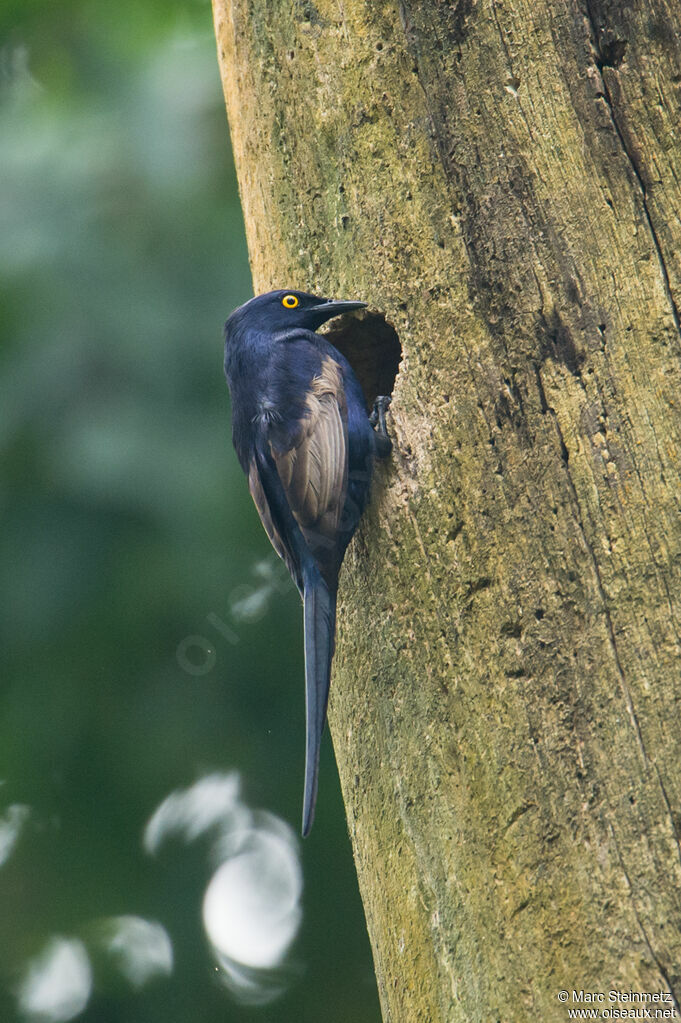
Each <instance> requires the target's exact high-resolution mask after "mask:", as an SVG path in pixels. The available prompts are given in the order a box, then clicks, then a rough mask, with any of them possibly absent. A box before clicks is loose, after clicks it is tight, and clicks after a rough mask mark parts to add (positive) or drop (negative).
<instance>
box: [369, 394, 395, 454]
mask: <svg viewBox="0 0 681 1023" xmlns="http://www.w3.org/2000/svg"><path fill="white" fill-rule="evenodd" d="M391 401H392V398H391V397H390V395H389V394H379V396H378V397H377V398H376V400H375V401H374V407H373V409H372V410H371V415H370V416H369V422H370V423H371V425H372V426H373V428H374V436H375V438H376V454H377V456H378V457H379V458H387V456H388V455H389V454H390V452H391V451H392V446H393V444H392V441H391V440H390V437H389V436H388V430H387V427H386V425H385V414H386V412H387V411H388V408H389V406H390V402H391Z"/></svg>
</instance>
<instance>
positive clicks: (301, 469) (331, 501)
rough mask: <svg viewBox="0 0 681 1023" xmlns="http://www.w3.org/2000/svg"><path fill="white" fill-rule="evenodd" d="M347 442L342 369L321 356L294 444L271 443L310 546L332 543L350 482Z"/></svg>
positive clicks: (294, 512)
mask: <svg viewBox="0 0 681 1023" xmlns="http://www.w3.org/2000/svg"><path fill="white" fill-rule="evenodd" d="M347 447H348V427H347V407H346V403H345V392H344V389H343V379H342V375H341V369H340V366H339V365H338V363H337V362H336V361H335V360H334V359H332V358H331V357H330V356H325V357H324V358H323V359H322V364H321V370H320V372H319V373H318V374H317V375H316V376H315V377H313V379H312V380H311V382H310V386H309V389H308V391H307V394H306V397H305V415H304V416H303V417H302V418H301V419H300V421H299V429H298V432H297V434H296V435H295V437H294V438H293V443H292V444H290V443H287V444H286V445H285V446H284V447H283V448H282V447H281V446H279V445H277V439H276V437H274V438H273V439H272V441H271V444H270V449H271V452H272V457H273V458H274V462H275V465H276V467H277V472H278V474H279V478H280V479H281V482H282V485H283V487H284V491H285V493H286V498H287V500H288V504H289V507H290V509H291V511H292V512H293V515H294V517H295V519H296V521H297V523H298V525H299V526H300V528H301V530H302V532H303V535H304V536H305V538H306V539H307V540H308V542H309V543H310V544H311V546H312V547H313V548H314V547H315V546H319V547H324V546H325V545H326V546H328V545H332V544H333V543H334V542H335V539H336V535H337V533H338V528H339V523H340V521H341V516H342V514H343V506H344V504H345V495H346V490H347V483H348V457H347Z"/></svg>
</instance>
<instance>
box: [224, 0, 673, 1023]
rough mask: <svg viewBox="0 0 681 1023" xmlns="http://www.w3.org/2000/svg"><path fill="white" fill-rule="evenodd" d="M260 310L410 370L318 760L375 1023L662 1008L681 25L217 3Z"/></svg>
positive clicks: (564, 8)
mask: <svg viewBox="0 0 681 1023" xmlns="http://www.w3.org/2000/svg"><path fill="white" fill-rule="evenodd" d="M215 4H216V6H215V15H216V27H217V38H218V50H219V55H220V63H221V69H222V75H223V81H224V86H225V94H226V99H227V107H228V113H229V118H230V124H231V129H232V137H233V143H234V150H235V156H236V161H237V169H238V173H239V178H240V185H241V192H242V197H243V206H244V212H245V218H246V227H247V232H248V238H249V246H250V252H251V259H252V266H253V274H254V283H255V288H256V291H260V290H266V289H268V288H270V287H275V286H276V287H286V286H295V287H301V288H305V289H308V290H311V291H315V292H318V293H320V294H324V295H330V296H335V297H342V298H362V299H365V300H367V301H368V302H369V303H370V308H371V309H372V310H374V311H377V312H382V313H384V314H385V316H386V317H387V319H388V321H389V322H390V323H392V324H393V325H394V326H395V328H396V330H397V332H398V334H399V338H400V341H401V344H402V347H403V353H404V355H403V361H402V365H401V368H400V373H399V375H398V378H397V383H396V386H395V391H394V399H393V406H392V410H391V411H392V420H391V422H392V426H391V429H392V431H393V436H394V439H395V451H394V455H393V458H392V461H391V464H390V465H389V466H387V467H386V469H385V470H383V471H382V472H380V473H379V481H378V485H377V487H376V493H375V500H374V502H373V505H372V508H371V511H370V513H369V515H368V520H367V522H366V523H365V525H364V526H363V528H362V530H361V532H360V534H359V535H358V537H357V538H356V540H355V542H354V543H353V545H352V547H351V549H350V551H349V552H348V556H347V558H346V567H345V569H344V574H343V577H342V584H341V594H340V607H341V613H340V623H339V641H338V652H337V655H336V661H335V672H334V682H333V687H332V706H331V726H332V733H333V738H334V745H335V749H336V756H337V760H338V766H339V770H340V775H341V782H342V786H343V792H344V798H345V803H346V807H347V815H348V822H349V827H350V831H351V835H352V841H353V846H354V851H355V858H356V863H357V871H358V875H359V881H360V887H361V891H362V896H363V899H364V905H365V909H366V915H367V922H368V927H369V932H370V936H371V940H372V944H373V948H374V956H375V964H376V972H377V977H378V983H379V991H380V995H381V1000H382V1005H383V1012H384V1016H385V1019H386V1020H393V1021H398V1020H399V1021H404V1023H415V1021H417V1020H424V1021H426V1020H427V1021H429V1023H438V1021H443V1020H456V1021H458V1020H466V1021H473V1020H476V1021H477V1020H480V1021H485V1023H489V1021H492V1020H503V1021H527V1020H528V1019H537V1020H538V1019H541V1020H543V1021H553V1020H556V1021H563V1020H565V1019H567V1010H566V1007H565V1006H564V1005H561V1004H560V1003H559V1001H558V999H557V994H558V991H559V990H560V989H561V988H567V989H569V990H572V989H573V988H575V989H584V990H589V991H605V992H607V991H609V990H610V989H611V988H621V989H625V990H634V991H649V992H653V991H658V990H667V989H673V990H674V992H675V997H676V999H677V1001H678V1000H679V999H681V965H680V964H681V850H680V845H679V833H680V830H681V727H680V726H681V713H680V710H681V671H680V660H679V653H680V634H681V633H680V629H681V621H680V619H681V580H680V576H681V516H680V511H681V508H680V505H681V480H680V479H679V476H680V465H679V455H680V452H681V414H680V402H681V335H680V331H679V318H678V312H677V306H678V305H679V303H681V255H680V254H681V198H680V193H679V185H678V182H679V178H680V177H681V145H680V141H679V131H680V130H681V129H679V128H678V125H679V121H680V117H681V13H680V11H679V7H678V4H676V3H674V4H672V3H671V2H670V3H666V2H664V0H647V2H644V0H634V2H631V3H623V2H621V0H458V2H452V3H445V2H443V0H428V2H419V3H417V2H415V0H408V2H404V3H377V4H365V3H360V2H359V0H343V2H342V3H337V2H330V0H319V2H317V3H316V4H312V3H310V2H297V3H290V2H286V3H284V2H282V0H272V2H267V3H266V2H265V0H231V2H230V0H215Z"/></svg>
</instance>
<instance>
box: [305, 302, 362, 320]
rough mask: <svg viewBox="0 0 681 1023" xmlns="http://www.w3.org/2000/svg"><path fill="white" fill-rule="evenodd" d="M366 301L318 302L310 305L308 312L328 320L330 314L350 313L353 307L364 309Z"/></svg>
mask: <svg viewBox="0 0 681 1023" xmlns="http://www.w3.org/2000/svg"><path fill="white" fill-rule="evenodd" d="M366 307H367V304H366V302H333V301H331V302H319V303H318V304H317V305H313V306H311V307H310V309H309V312H311V313H314V314H315V316H320V317H323V319H322V323H323V322H324V320H330V319H331V317H332V316H340V315H341V314H342V313H351V312H354V310H355V309H366Z"/></svg>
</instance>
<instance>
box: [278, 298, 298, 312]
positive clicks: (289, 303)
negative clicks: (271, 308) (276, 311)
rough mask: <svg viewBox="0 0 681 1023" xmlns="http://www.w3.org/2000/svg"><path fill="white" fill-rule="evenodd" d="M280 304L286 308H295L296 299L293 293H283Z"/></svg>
mask: <svg viewBox="0 0 681 1023" xmlns="http://www.w3.org/2000/svg"><path fill="white" fill-rule="evenodd" d="M281 304H282V305H283V306H286V308H287V309H295V307H296V306H297V305H298V299H297V298H296V296H295V295H284V297H283V298H282V300H281Z"/></svg>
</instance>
